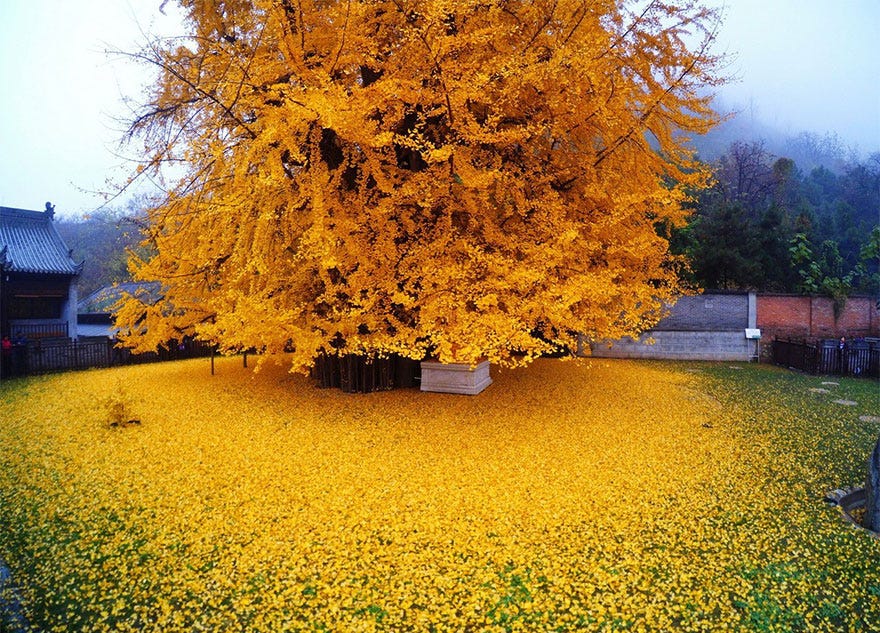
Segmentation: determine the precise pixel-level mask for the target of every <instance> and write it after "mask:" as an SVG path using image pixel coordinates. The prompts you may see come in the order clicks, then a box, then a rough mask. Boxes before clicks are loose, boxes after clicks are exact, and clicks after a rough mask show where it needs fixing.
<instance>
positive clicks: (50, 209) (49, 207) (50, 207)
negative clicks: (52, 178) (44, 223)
mask: <svg viewBox="0 0 880 633" xmlns="http://www.w3.org/2000/svg"><path fill="white" fill-rule="evenodd" d="M46 215H47V216H49V219H50V220H54V219H55V205H54V204H52V203H51V202H47V203H46Z"/></svg>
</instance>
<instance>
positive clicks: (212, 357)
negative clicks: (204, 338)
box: [211, 347, 214, 376]
mask: <svg viewBox="0 0 880 633" xmlns="http://www.w3.org/2000/svg"><path fill="white" fill-rule="evenodd" d="M211 375H212V376H213V375H214V348H213V347H211Z"/></svg>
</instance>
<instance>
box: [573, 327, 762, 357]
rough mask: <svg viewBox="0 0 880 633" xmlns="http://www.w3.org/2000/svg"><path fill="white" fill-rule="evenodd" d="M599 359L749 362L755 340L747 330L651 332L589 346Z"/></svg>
mask: <svg viewBox="0 0 880 633" xmlns="http://www.w3.org/2000/svg"><path fill="white" fill-rule="evenodd" d="M590 347H591V351H592V356H596V357H598V358H655V359H667V360H721V361H748V360H752V359H754V358H756V354H757V351H756V341H750V340H748V339H746V337H745V329H742V330H738V331H717V332H670V331H653V332H649V333H647V334H645V335H643V336H641V337H639V339H638V340H633V339H631V338H628V337H627V338H623V339H620V340H618V341H613V342H611V343H610V344H609V343H594V344H593V345H591V346H590Z"/></svg>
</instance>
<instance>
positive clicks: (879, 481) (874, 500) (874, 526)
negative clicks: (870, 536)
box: [864, 438, 880, 532]
mask: <svg viewBox="0 0 880 633" xmlns="http://www.w3.org/2000/svg"><path fill="white" fill-rule="evenodd" d="M865 492H866V493H867V500H866V502H865V519H864V526H865V527H866V528H867V529H869V530H873V531H874V532H880V438H878V439H877V445H876V446H875V447H874V452H873V453H871V457H870V458H869V459H868V479H867V480H866V481H865Z"/></svg>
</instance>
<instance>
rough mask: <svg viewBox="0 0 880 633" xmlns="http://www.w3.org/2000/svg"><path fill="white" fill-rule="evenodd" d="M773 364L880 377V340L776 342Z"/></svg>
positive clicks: (816, 370) (846, 374)
mask: <svg viewBox="0 0 880 633" xmlns="http://www.w3.org/2000/svg"><path fill="white" fill-rule="evenodd" d="M772 357H773V363H774V364H776V365H780V366H782V367H790V368H792V369H797V370H800V371H803V372H806V373H808V374H828V375H835V376H855V377H864V378H875V379H876V378H880V340H876V339H869V340H864V341H852V342H847V343H845V344H844V345H842V346H841V345H840V343H839V342H838V341H834V340H825V341H818V342H816V343H808V342H805V341H792V340H790V339H789V340H782V339H775V340H774V341H773V346H772Z"/></svg>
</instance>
